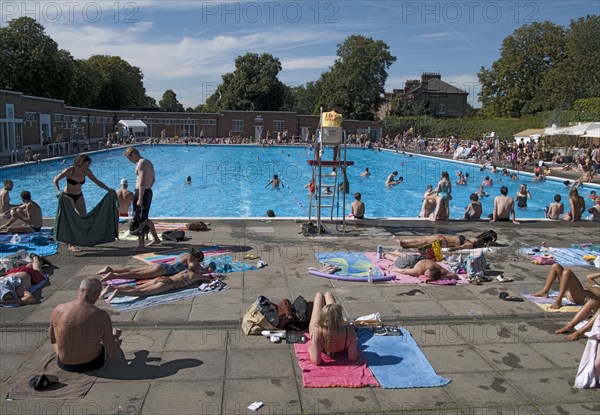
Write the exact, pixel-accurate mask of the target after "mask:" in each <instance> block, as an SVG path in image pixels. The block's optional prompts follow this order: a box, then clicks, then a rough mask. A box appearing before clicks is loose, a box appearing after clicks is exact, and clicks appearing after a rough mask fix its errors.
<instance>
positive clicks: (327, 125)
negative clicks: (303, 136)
mask: <svg viewBox="0 0 600 415" xmlns="http://www.w3.org/2000/svg"><path fill="white" fill-rule="evenodd" d="M342 120H343V116H342V114H339V113H337V112H335V111H331V112H325V113H324V112H323V109H322V108H321V123H320V124H321V128H320V130H317V141H316V143H315V146H316V148H315V157H314V159H313V160H308V164H309V165H310V166H312V184H313V185H312V188H313V191H311V192H310V204H309V209H308V220H309V221H311V220H312V215H313V208H314V209H316V217H317V229H318V233H319V234H320V233H322V232H323V231H326V230H327V228H325V226H324V225H323V223H322V215H321V212H322V210H323V209H328V210H329V219H330V221H331V222H333V214H334V207H335V206H336V202H338V201H339V196H340V186H339V185H338V178H339V176H340V171H341V173H342V175H343V180H342V182H341V183H344V187H343V189H341V193H342V225H343V230H344V231H345V229H346V193H347V189H346V183H348V180H347V178H346V168H347V167H348V166H351V165H353V164H354V162H353V161H347V160H346V133H345V131H344V130H343V128H342ZM325 145H333V146H335V147H336V149H337V151H338V153H339V154H334V160H323V152H324V151H323V150H324V146H325ZM342 149H343V151H342ZM334 151H336V150H334ZM336 156H338V157H336ZM342 156H343V157H342ZM323 167H331V168H333V169H335V170H334V172H335V174H333V175H332V174H329V173H326V174H325V175H324V174H323ZM327 188H329V189H330V192H325V189H327ZM336 195H337V197H336Z"/></svg>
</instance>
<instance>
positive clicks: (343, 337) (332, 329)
mask: <svg viewBox="0 0 600 415" xmlns="http://www.w3.org/2000/svg"><path fill="white" fill-rule="evenodd" d="M310 338H311V340H310V346H309V347H308V353H309V355H310V360H311V362H313V363H314V364H315V365H319V364H321V353H322V352H325V353H326V354H327V355H329V356H332V357H333V356H335V355H337V354H339V353H341V352H344V351H347V353H348V360H350V361H351V362H354V361H356V359H358V349H357V346H356V343H357V338H356V332H355V331H354V329H353V328H352V327H349V326H348V325H347V324H346V323H345V321H344V318H343V315H342V306H341V305H339V304H336V302H335V299H334V298H333V294H331V293H330V292H326V293H325V295H323V294H322V293H317V294H316V295H315V301H314V305H313V310H312V314H311V317H310Z"/></svg>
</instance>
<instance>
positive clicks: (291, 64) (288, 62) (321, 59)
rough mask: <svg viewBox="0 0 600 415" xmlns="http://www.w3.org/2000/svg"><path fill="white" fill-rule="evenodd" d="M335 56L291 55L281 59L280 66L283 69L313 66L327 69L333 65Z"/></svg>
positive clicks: (309, 67)
mask: <svg viewBox="0 0 600 415" xmlns="http://www.w3.org/2000/svg"><path fill="white" fill-rule="evenodd" d="M335 58H336V56H335V55H325V56H303V57H293V58H289V59H281V67H282V68H283V70H284V71H290V70H294V69H315V68H316V69H323V70H327V68H329V67H330V66H332V65H333V62H334V61H335Z"/></svg>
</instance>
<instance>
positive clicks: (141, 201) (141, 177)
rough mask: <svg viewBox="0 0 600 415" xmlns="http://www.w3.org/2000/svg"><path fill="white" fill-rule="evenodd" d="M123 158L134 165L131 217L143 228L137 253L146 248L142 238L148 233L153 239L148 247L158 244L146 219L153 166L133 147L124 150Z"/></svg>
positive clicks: (152, 225)
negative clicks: (134, 178)
mask: <svg viewBox="0 0 600 415" xmlns="http://www.w3.org/2000/svg"><path fill="white" fill-rule="evenodd" d="M125 157H127V159H128V160H129V161H131V162H132V163H136V166H135V174H136V176H137V179H136V181H135V193H134V195H133V201H132V202H133V217H134V220H137V221H138V223H140V224H141V225H142V226H143V227H144V228H145V230H144V231H143V232H140V234H139V236H138V242H139V244H138V247H137V248H136V250H137V251H142V250H144V248H145V247H146V246H145V243H144V238H145V237H146V234H147V233H148V231H150V233H152V237H153V238H154V239H153V240H152V241H151V242H150V243H149V244H148V246H151V245H155V244H159V243H160V238H159V237H158V234H157V233H156V228H155V227H154V223H153V222H152V221H151V220H150V219H149V218H148V216H149V213H150V207H151V205H152V185H153V184H154V181H155V177H154V165H153V164H152V162H150V160H146V159H145V158H142V156H141V155H140V152H139V151H138V149H137V148H135V147H129V148H128V149H127V150H125Z"/></svg>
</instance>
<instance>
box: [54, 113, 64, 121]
mask: <svg viewBox="0 0 600 415" xmlns="http://www.w3.org/2000/svg"><path fill="white" fill-rule="evenodd" d="M63 120H64V115H63V114H54V122H63Z"/></svg>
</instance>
